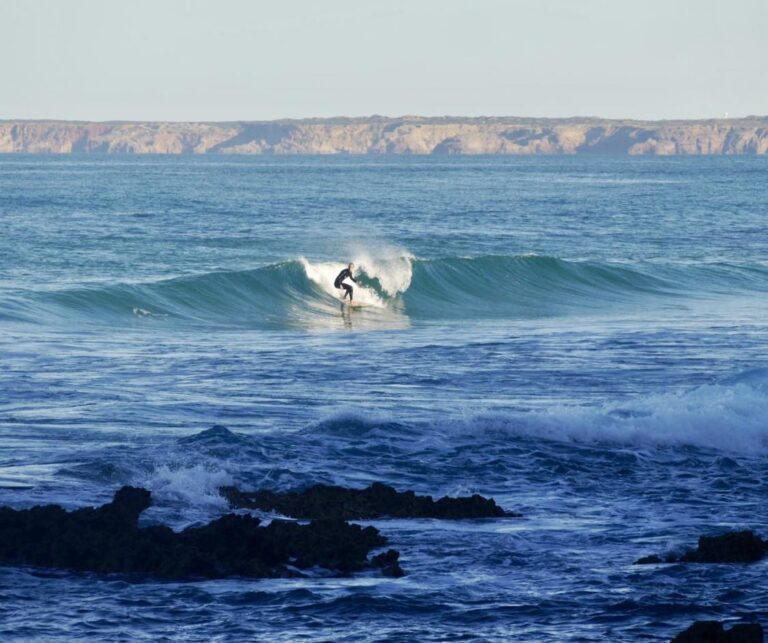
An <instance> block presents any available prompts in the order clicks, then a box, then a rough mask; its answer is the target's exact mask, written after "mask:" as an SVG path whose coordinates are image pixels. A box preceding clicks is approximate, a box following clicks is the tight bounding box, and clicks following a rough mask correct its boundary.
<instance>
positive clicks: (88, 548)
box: [0, 487, 403, 579]
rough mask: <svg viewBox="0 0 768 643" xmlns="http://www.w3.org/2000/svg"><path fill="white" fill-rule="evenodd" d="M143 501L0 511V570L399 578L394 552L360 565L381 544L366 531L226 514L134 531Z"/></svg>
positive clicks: (131, 495) (144, 497)
mask: <svg viewBox="0 0 768 643" xmlns="http://www.w3.org/2000/svg"><path fill="white" fill-rule="evenodd" d="M150 502H151V497H150V493H149V491H146V490H145V489H139V488H134V487H123V488H122V489H120V490H119V491H118V492H117V493H116V494H115V496H114V499H113V500H112V502H110V503H108V504H106V505H103V506H101V507H97V508H86V509H78V510H75V511H70V512H68V511H65V510H64V509H62V508H61V507H60V506H58V505H47V506H37V507H33V508H31V509H24V510H15V509H11V508H8V507H2V508H0V564H3V565H34V566H39V567H56V568H62V569H69V570H75V571H90V572H101V573H138V574H147V575H151V576H155V577H160V578H172V579H195V578H222V577H227V576H243V577H250V578H276V577H290V576H301V575H302V571H301V570H306V569H309V568H312V567H321V568H325V569H327V570H331V571H332V572H335V573H337V574H349V573H352V572H357V571H360V570H363V569H366V568H372V569H373V568H375V569H379V570H381V572H382V573H383V574H384V575H387V576H395V577H396V576H402V575H403V571H402V569H401V568H400V565H399V563H398V559H399V553H398V552H397V551H395V550H392V549H390V550H389V551H387V552H385V553H383V554H379V555H378V556H375V557H374V558H373V559H372V560H371V561H368V554H369V552H370V551H371V550H372V549H375V548H378V547H382V546H383V545H385V544H386V542H387V539H386V538H385V537H384V536H382V535H381V534H380V533H379V532H378V530H376V529H375V528H373V527H360V526H359V525H350V524H348V523H346V522H344V521H341V520H320V521H314V522H311V523H310V524H308V525H301V524H298V523H295V522H288V521H281V520H273V521H272V522H271V523H270V524H268V525H266V526H263V525H262V524H261V522H260V521H259V520H258V519H257V518H254V517H252V516H241V515H235V514H229V515H225V516H222V517H221V518H219V519H218V520H214V521H212V522H210V523H209V524H207V525H204V526H202V527H189V528H187V529H185V530H184V531H182V532H178V533H177V532H175V531H173V530H172V529H170V528H169V527H165V526H162V525H155V526H148V527H139V525H138V521H139V515H140V514H141V512H142V511H144V510H145V509H146V508H147V507H149V505H150Z"/></svg>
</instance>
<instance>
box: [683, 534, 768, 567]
mask: <svg viewBox="0 0 768 643" xmlns="http://www.w3.org/2000/svg"><path fill="white" fill-rule="evenodd" d="M765 551H766V543H765V542H763V540H762V539H761V538H760V537H759V536H757V535H756V534H754V533H753V532H752V531H732V532H730V533H727V534H723V535H722V536H701V538H699V546H698V548H696V549H693V550H691V551H688V552H686V553H685V554H683V556H682V557H681V558H680V561H681V562H684V563H753V562H755V561H758V560H761V559H762V558H763V556H765Z"/></svg>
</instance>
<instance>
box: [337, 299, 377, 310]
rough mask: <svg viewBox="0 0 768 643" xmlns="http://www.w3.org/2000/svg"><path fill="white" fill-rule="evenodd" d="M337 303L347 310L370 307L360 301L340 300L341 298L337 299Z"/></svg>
mask: <svg viewBox="0 0 768 643" xmlns="http://www.w3.org/2000/svg"><path fill="white" fill-rule="evenodd" d="M339 301H340V302H341V303H342V304H344V305H345V306H347V307H348V308H366V307H368V306H370V305H371V304H366V303H365V302H362V301H357V300H356V299H353V300H352V301H349V299H342V298H341V297H339Z"/></svg>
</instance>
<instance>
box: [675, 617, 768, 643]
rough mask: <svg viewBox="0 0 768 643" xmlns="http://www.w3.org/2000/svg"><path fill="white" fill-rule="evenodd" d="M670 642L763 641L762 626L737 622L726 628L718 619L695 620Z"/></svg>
mask: <svg viewBox="0 0 768 643" xmlns="http://www.w3.org/2000/svg"><path fill="white" fill-rule="evenodd" d="M671 643H763V627H762V626H761V625H760V624H759V623H739V624H737V625H734V626H733V627H731V629H729V630H726V629H725V628H724V627H723V624H722V623H721V622H720V621H696V622H695V623H694V624H693V625H691V626H690V627H689V628H688V629H686V630H684V631H682V632H680V634H678V635H677V636H676V637H675V638H673V639H672V642H671Z"/></svg>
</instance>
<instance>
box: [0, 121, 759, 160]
mask: <svg viewBox="0 0 768 643" xmlns="http://www.w3.org/2000/svg"><path fill="white" fill-rule="evenodd" d="M10 152H25V153H58V154H68V153H119V154H438V155H440V154H590V153H592V154H656V155H669V154H766V153H768V117H756V116H754V117H747V118H742V119H713V120H705V121H630V120H608V119H598V118H569V119H536V118H501V117H499V118H453V117H443V118H421V117H417V116H406V117H401V118H384V117H380V116H373V117H370V118H337V119H305V120H281V121H263V122H233V123H175V122H100V123H90V122H74V121H0V153H10Z"/></svg>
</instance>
